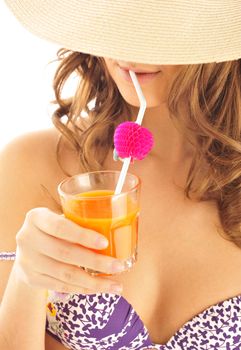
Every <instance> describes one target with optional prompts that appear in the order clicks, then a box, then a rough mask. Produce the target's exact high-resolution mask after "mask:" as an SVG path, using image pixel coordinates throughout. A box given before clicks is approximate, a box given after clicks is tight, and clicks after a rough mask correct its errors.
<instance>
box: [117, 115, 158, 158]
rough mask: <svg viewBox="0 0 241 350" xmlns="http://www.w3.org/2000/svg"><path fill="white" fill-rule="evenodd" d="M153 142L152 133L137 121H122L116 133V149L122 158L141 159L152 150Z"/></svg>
mask: <svg viewBox="0 0 241 350" xmlns="http://www.w3.org/2000/svg"><path fill="white" fill-rule="evenodd" d="M153 143H154V141H153V136H152V133H151V132H150V131H149V130H148V129H147V128H144V127H142V126H141V125H139V124H137V123H135V122H129V121H128V122H124V123H121V124H120V125H118V127H117V128H116V130H115V133H114V145H115V150H116V152H117V154H118V156H119V157H120V158H129V157H131V158H132V161H133V159H138V160H141V159H143V158H145V157H146V156H147V154H148V153H149V152H150V150H151V149H152V146H153Z"/></svg>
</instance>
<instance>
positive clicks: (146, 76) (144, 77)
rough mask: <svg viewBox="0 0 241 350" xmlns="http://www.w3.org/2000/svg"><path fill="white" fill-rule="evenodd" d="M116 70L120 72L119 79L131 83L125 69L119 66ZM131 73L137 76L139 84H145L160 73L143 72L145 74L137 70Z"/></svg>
mask: <svg viewBox="0 0 241 350" xmlns="http://www.w3.org/2000/svg"><path fill="white" fill-rule="evenodd" d="M118 68H119V72H120V75H121V77H122V78H124V80H125V81H127V82H129V83H132V79H131V76H130V74H129V69H127V68H126V67H124V68H122V67H120V66H118ZM133 71H135V73H136V76H137V78H138V81H139V83H140V84H144V83H147V82H148V81H150V80H152V79H154V78H155V77H157V76H158V75H159V73H161V71H159V72H146V71H145V72H141V73H140V71H139V70H133ZM138 71H139V72H138Z"/></svg>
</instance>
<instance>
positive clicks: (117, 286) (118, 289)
mask: <svg viewBox="0 0 241 350" xmlns="http://www.w3.org/2000/svg"><path fill="white" fill-rule="evenodd" d="M122 290H123V288H122V286H121V285H120V284H112V285H111V286H110V292H111V293H118V294H119V293H121V292H122Z"/></svg>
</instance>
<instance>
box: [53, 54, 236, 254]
mask: <svg viewBox="0 0 241 350" xmlns="http://www.w3.org/2000/svg"><path fill="white" fill-rule="evenodd" d="M57 61H59V65H58V68H57V70H56V73H55V76H54V82H53V88H54V92H55V97H56V100H54V101H52V103H54V104H57V105H58V107H57V109H56V110H55V112H54V114H53V117H52V120H53V123H54V125H55V127H56V128H57V129H58V130H59V131H60V132H61V137H60V139H59V142H58V145H57V159H58V162H59V164H60V166H61V161H60V152H59V149H60V142H61V138H62V137H66V138H67V139H68V140H69V141H70V142H71V143H72V144H73V146H74V148H75V149H76V151H77V152H78V156H79V160H80V164H81V166H82V168H84V169H86V171H90V170H100V169H101V168H102V167H103V163H104V160H105V158H106V156H107V154H108V152H109V150H110V148H112V149H113V148H114V145H113V135H114V130H115V128H116V126H117V125H118V124H119V123H121V122H123V121H125V120H131V108H130V106H129V105H128V104H127V103H126V101H125V100H124V99H123V98H122V96H121V95H120V92H119V90H118V88H117V86H116V84H115V82H114V81H113V79H112V78H111V76H110V74H109V73H108V70H107V68H106V65H105V62H104V59H103V57H96V56H92V55H89V54H84V53H80V52H73V51H70V50H67V49H64V48H61V49H60V50H59V51H58V52H57ZM73 74H75V75H76V77H77V79H78V86H77V88H76V91H75V94H74V96H72V97H70V98H63V96H62V92H63V88H64V86H65V84H66V82H67V81H68V79H69V78H70V76H72V75H73ZM93 102H94V103H93ZM91 103H92V105H93V106H94V107H92V108H90V104H91ZM183 104H185V106H186V109H187V113H186V114H185V116H184V115H183V113H182V114H181V113H180V110H181V108H182V106H183ZM167 105H168V108H169V111H170V115H171V116H172V119H173V121H174V122H175V124H176V125H178V127H179V128H180V130H181V131H182V132H183V133H184V134H185V136H186V137H187V139H188V140H189V141H190V142H191V143H192V144H193V145H194V146H195V156H194V157H193V160H192V163H191V166H190V169H189V172H188V176H187V181H186V184H185V188H184V191H185V194H186V196H187V197H188V198H191V199H195V200H199V201H203V200H215V201H216V202H217V204H218V209H219V216H220V221H221V224H222V230H223V231H224V233H225V236H227V237H228V239H229V240H231V241H233V242H234V243H235V244H236V245H237V246H238V247H240V248H241V215H240V213H241V142H240V139H241V59H239V60H235V61H228V62H221V63H208V64H193V65H184V66H183V67H182V69H181V71H180V72H178V74H177V76H176V78H175V80H174V82H173V84H172V87H171V90H170V93H169V98H168V101H167ZM86 115H88V118H86ZM123 116H126V117H123ZM64 119H65V120H64ZM62 169H63V168H62ZM63 170H64V169H63ZM64 171H65V170H64ZM65 173H66V174H67V175H71V174H68V172H66V171H65ZM227 237H226V238H227Z"/></svg>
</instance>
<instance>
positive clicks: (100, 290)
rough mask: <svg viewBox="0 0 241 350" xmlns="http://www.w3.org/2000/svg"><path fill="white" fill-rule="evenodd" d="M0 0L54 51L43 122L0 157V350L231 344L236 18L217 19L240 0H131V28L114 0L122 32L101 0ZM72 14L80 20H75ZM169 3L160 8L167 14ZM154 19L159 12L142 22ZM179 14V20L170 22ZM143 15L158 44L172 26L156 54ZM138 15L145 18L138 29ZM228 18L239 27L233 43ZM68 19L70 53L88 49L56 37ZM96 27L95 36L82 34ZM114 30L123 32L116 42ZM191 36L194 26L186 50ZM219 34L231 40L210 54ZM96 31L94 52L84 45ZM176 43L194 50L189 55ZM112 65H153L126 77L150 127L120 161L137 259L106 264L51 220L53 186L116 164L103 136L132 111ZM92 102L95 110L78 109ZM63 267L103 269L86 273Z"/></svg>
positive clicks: (236, 338) (88, 237)
mask: <svg viewBox="0 0 241 350" xmlns="http://www.w3.org/2000/svg"><path fill="white" fill-rule="evenodd" d="M7 3H8V5H9V6H10V8H11V9H12V10H13V12H14V13H15V15H16V16H17V17H18V18H19V19H20V21H21V22H22V23H24V24H25V25H26V26H27V27H28V28H29V29H30V30H31V31H33V32H35V33H36V34H38V35H42V36H44V37H46V38H47V39H50V40H54V41H57V42H59V43H62V44H64V45H65V47H67V48H68V49H61V50H59V52H58V58H59V60H60V65H59V68H58V70H57V72H56V75H55V79H54V90H55V93H56V103H57V104H58V108H57V110H56V111H55V113H54V115H53V122H54V125H55V127H56V128H53V129H51V130H48V131H39V132H34V133H32V134H28V135H23V136H22V137H20V138H18V139H16V140H13V142H11V143H10V144H9V145H7V146H6V147H5V149H4V150H3V151H2V153H1V159H0V161H1V174H0V192H1V202H0V213H1V214H2V215H1V220H0V227H1V229H0V232H1V233H0V234H1V237H0V241H1V248H2V251H4V250H5V251H15V250H17V254H16V260H15V262H14V263H12V262H10V261H8V262H1V265H0V269H1V276H3V277H2V284H1V294H2V303H1V309H0V334H1V337H2V338H0V341H1V342H0V345H1V348H4V349H6V350H8V349H11V350H14V349H18V350H22V349H24V350H28V349H29V350H30V349H31V350H32V349H36V350H43V349H47V350H49V349H51V350H64V349H65V348H67V349H68V348H69V349H76V350H77V349H81V350H83V349H88V350H89V349H103V350H104V349H115V350H116V349H122V350H124V349H135V350H137V349H142V350H143V349H147V348H148V349H162V350H167V349H185V350H187V349H198V350H202V349H207V348H215V349H221V348H222V349H223V348H226V349H239V348H240V346H241V339H240V335H239V333H240V329H241V289H240V288H241V287H240V286H241V277H240V268H241V251H240V248H241V231H240V199H241V198H240V196H241V193H240V179H241V176H240V175H241V155H240V151H241V146H240V131H241V123H240V119H241V60H240V57H241V51H240V45H239V44H237V43H238V40H237V35H238V34H239V37H238V38H239V39H240V37H241V35H240V31H241V23H240V17H238V16H237V19H236V22H235V23H231V22H229V27H228V28H229V31H227V28H226V29H224V33H222V30H223V27H225V25H224V24H225V23H226V22H225V21H224V17H222V16H225V18H226V19H227V18H229V16H231V14H232V13H233V12H235V10H236V11H237V8H236V6H240V5H237V2H235V1H233V3H232V4H230V5H229V8H228V9H226V12H225V11H223V10H222V11H221V9H223V8H224V7H223V4H222V1H219V2H217V4H216V7H215V9H213V8H212V6H210V8H208V9H207V7H208V4H209V3H208V2H205V6H202V5H200V4H198V5H195V4H193V3H191V2H190V4H188V2H187V1H185V2H183V3H182V4H181V5H180V6H179V5H178V3H175V4H172V7H168V6H169V5H168V4H158V2H155V1H151V2H148V4H147V3H142V10H143V13H145V14H147V11H150V9H152V13H151V14H150V13H149V12H148V15H149V16H144V17H143V18H141V19H140V22H138V21H139V18H140V17H141V15H140V14H139V15H138V16H139V17H136V18H135V20H133V18H134V16H135V14H134V12H133V11H132V12H131V11H130V10H131V9H132V10H133V9H134V2H131V1H130V2H128V4H125V5H126V6H127V7H128V9H127V8H125V10H123V13H124V14H125V17H124V19H125V20H126V21H127V22H126V23H128V25H129V30H127V28H126V27H125V26H122V27H121V26H120V23H121V21H123V18H122V17H121V12H118V16H119V17H118V16H117V17H115V16H114V15H115V14H116V13H117V12H116V11H117V10H120V9H119V8H118V6H120V4H119V3H116V2H113V3H112V4H111V6H110V8H109V7H107V8H104V10H105V11H104V12H103V13H102V17H101V16H100V17H101V18H102V21H101V22H100V23H99V22H98V16H97V15H98V14H100V12H101V11H102V8H103V7H104V6H107V4H104V2H103V4H102V6H100V7H99V8H98V11H100V12H98V11H97V7H96V5H97V3H98V2H97V1H93V3H91V4H88V5H86V4H84V2H82V4H81V2H79V5H77V4H75V3H74V1H68V4H67V2H65V1H62V2H61V6H60V4H58V5H59V7H58V6H57V5H56V6H53V4H52V5H50V4H49V2H48V3H47V4H44V6H46V7H44V6H42V7H41V6H39V7H38V8H37V9H38V11H37V12H36V13H37V16H36V15H34V9H36V6H35V5H34V4H32V3H31V4H32V5H31V4H29V3H27V1H17V3H18V6H17V7H16V8H15V7H14V6H15V5H14V3H16V1H15V2H13V1H10V0H9V1H7ZM56 4H57V3H56ZM39 5H40V4H39ZM76 6H77V7H78V6H80V7H79V8H76ZM92 6H93V7H92ZM122 6H123V5H122ZM175 6H176V8H175ZM74 8H75V11H73V9H74ZM123 8H124V7H123ZM26 9H28V10H26ZM67 9H68V11H67ZM80 9H81V11H80ZM53 10H54V11H57V10H58V11H60V12H61V11H62V15H63V16H64V13H65V12H66V11H67V12H66V13H68V15H66V16H65V17H63V23H64V24H65V25H63V26H62V27H63V28H65V29H63V28H62V27H61V29H59V37H58V38H57V37H56V36H54V35H55V34H56V32H54V26H56V22H55V21H56V20H57V19H56V18H58V16H60V13H58V12H56V13H55V17H54V19H53ZM214 10H215V11H214ZM28 11H29V12H28ZM85 11H87V12H88V16H89V18H91V19H90V20H89V22H88V25H90V26H92V27H89V26H86V22H84V24H82V21H83V19H84V18H85V19H86V17H84V15H86V13H87V12H86V13H85ZM168 11H169V12H168ZM193 11H196V12H195V13H196V14H199V15H200V14H201V15H202V14H203V15H205V14H207V13H206V11H209V12H208V14H209V16H210V17H208V18H213V20H214V19H215V20H216V21H217V23H218V24H219V26H218V25H217V26H216V27H217V28H218V32H217V33H215V30H217V28H216V27H215V26H213V27H212V23H213V22H212V21H211V22H208V21H207V22H206V23H205V25H206V26H207V27H208V25H209V26H211V27H209V28H206V27H205V26H204V22H202V21H203V20H204V19H205V18H207V16H201V15H200V16H199V18H198V19H197V18H196V17H195V19H193V13H194V12H193ZM232 11H233V12H232ZM93 13H94V15H96V21H95V22H94V21H93V18H92V17H91V16H92V14H93ZM163 13H164V15H163ZM173 13H174V14H175V16H176V17H175V16H174V17H175V18H173V19H171V18H170V17H171V16H172V15H173ZM237 13H238V12H237ZM239 13H240V12H239ZM43 14H44V15H43ZM155 14H158V18H159V17H160V21H158V22H156V21H154V16H155ZM167 14H169V17H168V21H166V22H165V26H169V27H168V28H166V27H165V26H164V27H163V28H161V26H162V23H163V21H162V19H164V17H165V16H166V15H167ZM217 14H218V15H217ZM151 15H152V16H151ZM212 15H213V17H212ZM41 16H44V17H41ZM75 16H77V17H75ZM78 16H80V18H79V17H78ZM81 16H82V17H81ZM103 16H106V17H104V19H106V21H104V20H103ZM162 16H163V18H161V17H162ZM68 17H69V18H68ZM43 18H44V21H43ZM59 18H60V17H59ZM76 18H77V19H78V20H76ZM165 18H166V17H165ZM230 18H231V17H230ZM81 19H82V21H81ZM87 19H88V17H87ZM183 19H185V20H187V23H191V24H192V25H193V26H192V25H190V27H188V26H186V27H185V26H184V27H183V28H179V27H178V26H179V25H180V23H182V21H183ZM118 21H119V22H118ZM145 21H147V23H148V21H153V32H154V33H155V30H157V29H158V30H159V33H161V32H162V31H161V29H163V30H165V32H163V37H162V38H163V39H164V38H165V35H170V37H169V39H170V38H171V37H172V35H173V34H175V35H176V36H177V33H178V34H179V33H181V34H180V37H178V38H176V39H175V40H176V41H175V40H173V42H171V43H170V47H169V46H168V45H167V39H166V42H164V43H163V42H162V40H160V47H159V46H158V45H157V48H156V47H154V46H153V43H154V41H155V40H156V39H155V38H154V40H153V38H152V39H151V37H152V36H153V34H151V33H150V30H149V28H150V27H149V26H148V25H147V26H146V27H145V26H144V25H145ZM190 21H192V22H190ZM198 21H199V22H198ZM230 21H231V20H230ZM233 21H234V20H233ZM196 22H198V23H196ZM36 23H37V24H36ZM76 23H78V25H79V26H80V27H78V28H76ZM105 23H108V26H110V27H111V26H112V25H113V26H116V27H115V28H118V30H120V32H118V31H117V32H112V31H109V36H111V35H112V34H113V33H114V34H113V35H114V37H113V38H114V39H115V40H114V39H113V38H112V39H113V41H112V44H113V45H114V46H115V53H113V54H112V55H110V56H109V55H107V53H108V52H111V47H112V46H111V44H110V42H108V38H109V36H108V35H106V34H105V35H104V33H106V32H105ZM122 23H123V22H122ZM217 23H216V22H215V24H217ZM132 25H134V26H135V25H136V26H137V27H136V31H135V30H134V29H133V27H131V26H132ZM138 25H140V27H141V28H146V30H144V34H143V33H139V31H138V30H137V28H138ZM195 25H196V26H197V27H195ZM202 25H203V28H202ZM238 25H239V27H238ZM46 26H47V29H48V30H46V31H44V28H46ZM81 26H82V27H81ZM95 26H96V27H95ZM155 26H157V28H156V27H155ZM232 26H233V27H232ZM123 27H124V28H125V31H123V32H121V29H122V28H123ZM111 28H112V27H111ZM177 28H179V29H180V31H177ZM195 28H199V29H200V28H202V29H203V31H202V30H199V31H195ZM232 28H236V29H237V28H239V29H240V31H238V32H237V33H238V34H237V33H236V36H235V40H234V39H233V37H234V29H233V31H232ZM62 29H63V31H64V32H61V30H62ZM80 29H81V30H83V31H84V30H87V31H89V32H88V35H89V37H91V33H93V32H95V36H93V37H92V41H91V45H90V47H88V48H87V46H88V44H86V43H85V42H84V41H83V42H82V46H83V47H82V48H83V52H88V53H83V52H81V50H80V49H78V48H77V46H76V49H75V50H74V49H73V47H74V43H73V42H74V39H73V42H71V43H70V41H71V38H72V37H73V38H75V34H76V33H78V34H79V35H80V33H81V30H80ZM94 29H95V31H93V30H94ZM131 29H132V30H131ZM206 29H207V32H209V36H208V37H207V36H206V35H205V30H206ZM211 29H212V30H211ZM236 29H235V30H236ZM71 30H73V32H72V31H71ZM101 30H102V31H103V33H102V34H103V35H100V36H98V38H97V39H98V40H96V39H95V37H96V33H97V32H98V33H100V34H101ZM133 31H134V35H135V38H136V42H141V41H139V40H142V42H143V46H138V50H139V51H138V52H137V51H135V50H136V48H135V47H134V46H135V43H133V41H132V38H131V35H132V34H133ZM46 33H47V34H46ZM53 33H54V34H53ZM63 33H64V34H65V35H66V36H65V37H64V35H63ZM68 33H71V38H70V37H68V41H69V45H68V44H67V41H66V40H67V39H66V38H67V34H68ZM117 33H119V34H122V35H123V37H124V38H125V41H124V40H123V42H125V44H126V47H127V48H128V50H126V51H125V52H123V51H121V47H122V45H123V42H121V43H119V41H121V40H119V41H117ZM187 33H189V34H190V35H189V36H188V35H187ZM193 33H196V34H195V35H200V37H199V40H200V41H199V45H200V46H199V47H198V48H197V46H198V45H197V44H196V45H194V44H195V40H194V39H195V38H196V37H195V35H194V34H193ZM224 34H225V35H226V37H224ZM115 35H116V37H115ZM143 35H145V36H144V38H145V39H146V40H143ZM192 35H193V36H192ZM129 36H130V37H129ZM228 36H229V39H230V40H231V44H230V45H229V46H227V45H226V51H225V50H223V49H224V47H225V38H227V37H228ZM187 37H188V40H187V39H186V38H187ZM172 38H174V37H172ZM196 39H197V38H196ZM201 39H202V40H201ZM178 40H179V41H178ZM99 41H100V42H101V45H100V47H101V48H102V49H101V50H102V54H97V52H98V50H99V46H98V45H99ZM180 42H181V43H180ZM213 43H216V44H217V45H216V51H215V50H213ZM75 44H76V45H77V42H75ZM78 45H81V43H80V44H78ZM84 45H86V47H84ZM118 45H119V46H118ZM145 45H147V46H148V45H149V46H148V49H149V52H150V50H151V48H152V47H153V56H152V58H150V55H149V56H148V54H147V50H146V47H145ZM183 45H184V46H183ZM202 45H203V47H202ZM205 45H206V46H205ZM190 47H193V48H196V49H195V50H194V51H193V52H192V54H190V50H189V51H188V48H189V49H190ZM204 47H205V48H206V50H205V51H204V50H202V49H203V48H204ZM84 48H85V50H84ZM173 48H175V57H173V55H172V52H173ZM118 49H119V51H118ZM156 50H157V51H158V50H159V51H158V53H159V59H158V57H157V56H158V53H157V51H156ZM118 55H119V56H118ZM223 55H226V56H225V57H224V56H223ZM147 56H148V57H149V59H148V58H147ZM110 57H111V58H110ZM118 57H119V58H118ZM140 62H142V63H140ZM158 62H159V63H158ZM168 62H169V64H168ZM200 62H201V63H200ZM125 69H126V70H129V69H131V70H133V71H136V72H138V71H142V72H143V71H144V72H148V73H155V74H154V75H153V77H152V78H151V79H149V80H146V81H145V82H144V81H142V82H141V76H140V75H138V73H137V78H138V77H139V79H140V83H141V87H142V90H143V93H144V95H145V98H146V101H147V110H146V112H145V117H144V121H143V126H145V127H147V128H148V129H149V130H150V131H151V132H152V134H153V136H154V141H155V144H154V147H153V149H152V151H151V152H150V153H149V155H148V156H147V157H146V158H145V159H144V160H142V161H140V162H135V163H134V164H131V166H130V172H131V173H134V174H136V175H138V176H139V177H140V178H141V180H142V183H143V186H142V193H141V216H140V227H139V245H138V262H137V263H136V265H135V266H134V267H133V268H132V269H131V270H130V271H129V272H128V273H127V272H122V273H119V272H121V271H122V270H123V266H122V265H121V262H120V261H118V260H117V259H113V258H110V257H106V256H103V255H101V254H96V253H93V252H92V251H90V250H88V248H95V249H103V248H104V247H105V245H106V244H108V242H105V241H103V239H104V237H102V236H101V235H100V234H98V233H97V232H94V231H93V232H92V233H91V234H90V232H88V231H86V230H85V229H84V228H82V227H80V226H77V225H76V224H74V223H73V222H71V221H69V220H67V219H66V218H64V217H63V215H62V211H61V207H60V203H59V199H58V195H57V191H56V189H57V185H58V184H59V183H60V181H62V180H63V179H64V178H65V177H66V176H70V175H74V174H77V173H81V172H85V171H89V170H96V169H98V170H100V169H116V170H120V169H121V167H122V163H121V162H115V161H114V160H113V132H114V130H115V128H116V126H117V125H118V124H120V123H121V122H123V121H125V120H135V118H136V115H137V112H138V110H139V102H138V99H137V96H136V92H135V89H134V86H133V84H132V82H131V81H127V80H126V78H124V76H125V73H124V72H123V70H125ZM71 73H77V76H78V77H81V78H82V80H81V81H80V84H79V86H78V87H77V89H76V93H75V94H74V96H73V97H71V98H69V99H64V98H63V97H62V96H61V91H62V88H63V86H64V83H65V82H66V81H67V80H68V77H69V76H70V75H71ZM93 99H95V106H94V108H90V107H89V103H90V102H91V101H93ZM83 112H85V113H87V115H88V118H86V117H84V114H83ZM65 115H66V116H67V117H68V120H67V122H65V121H64V120H63V118H62V117H63V116H65ZM85 116H86V115H85ZM76 243H78V244H80V245H81V246H77V245H76ZM79 266H82V267H88V268H92V269H94V270H96V269H98V270H100V271H102V272H105V273H113V276H111V277H109V278H107V277H103V276H102V277H100V276H91V275H89V274H88V273H86V272H85V271H84V270H83V269H81V268H80V267H79ZM46 291H48V292H47V293H46ZM52 291H57V292H59V293H60V294H58V293H57V294H56V293H53V292H52ZM61 293H67V295H66V294H64V295H62V294H61ZM3 294H4V295H3ZM46 306H47V307H46ZM46 310H47V311H46ZM46 312H47V323H46V325H45V322H46ZM45 332H46V333H45Z"/></svg>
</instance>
